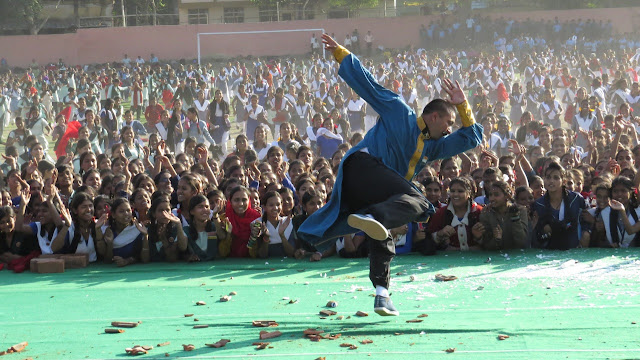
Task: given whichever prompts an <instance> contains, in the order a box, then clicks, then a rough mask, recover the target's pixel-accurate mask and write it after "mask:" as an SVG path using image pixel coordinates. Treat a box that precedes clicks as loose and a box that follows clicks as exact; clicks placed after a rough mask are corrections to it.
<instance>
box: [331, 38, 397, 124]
mask: <svg viewBox="0 0 640 360" xmlns="http://www.w3.org/2000/svg"><path fill="white" fill-rule="evenodd" d="M322 42H323V43H324V45H325V49H326V50H328V51H331V53H332V54H333V56H334V57H335V58H336V61H337V62H338V63H340V70H339V71H338V74H339V75H340V76H341V77H342V78H343V79H344V81H345V82H346V83H347V84H348V85H349V86H350V87H351V88H352V89H353V90H354V91H355V92H356V93H357V94H358V95H360V97H361V98H362V99H363V100H364V101H366V102H367V103H368V104H369V105H371V106H372V107H373V109H374V110H375V111H376V112H377V113H378V114H381V115H383V114H385V113H388V112H389V111H392V110H393V109H394V107H395V109H397V106H398V105H400V104H402V105H404V106H405V107H406V108H407V109H408V106H407V105H406V104H404V102H403V101H402V99H401V98H400V96H399V95H398V94H396V93H394V92H393V91H391V90H389V89H387V88H385V87H384V86H382V85H380V84H378V82H377V81H376V80H375V79H374V78H373V75H371V73H370V72H369V71H368V70H367V69H365V68H364V67H363V66H362V65H361V64H360V60H358V58H357V57H356V56H355V55H353V54H351V52H350V51H349V50H347V49H346V48H344V47H343V46H340V44H338V43H337V42H336V41H335V40H334V39H333V38H332V37H331V36H329V35H327V34H322ZM349 55H351V56H349ZM381 119H382V120H383V121H384V120H385V119H384V116H381Z"/></svg>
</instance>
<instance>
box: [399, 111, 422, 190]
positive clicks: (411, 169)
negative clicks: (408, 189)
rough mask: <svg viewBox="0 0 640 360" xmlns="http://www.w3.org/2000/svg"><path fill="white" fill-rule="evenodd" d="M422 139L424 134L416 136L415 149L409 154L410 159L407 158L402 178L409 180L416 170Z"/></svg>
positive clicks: (420, 153)
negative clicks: (405, 170)
mask: <svg viewBox="0 0 640 360" xmlns="http://www.w3.org/2000/svg"><path fill="white" fill-rule="evenodd" d="M419 118H421V117H419ZM424 141H425V136H424V134H420V136H418V143H417V144H416V151H415V152H414V153H413V155H412V156H411V160H409V168H408V169H407V174H406V175H405V176H404V178H405V179H407V180H409V181H411V179H413V175H414V173H415V172H416V165H418V162H419V161H420V159H421V158H422V150H423V149H424Z"/></svg>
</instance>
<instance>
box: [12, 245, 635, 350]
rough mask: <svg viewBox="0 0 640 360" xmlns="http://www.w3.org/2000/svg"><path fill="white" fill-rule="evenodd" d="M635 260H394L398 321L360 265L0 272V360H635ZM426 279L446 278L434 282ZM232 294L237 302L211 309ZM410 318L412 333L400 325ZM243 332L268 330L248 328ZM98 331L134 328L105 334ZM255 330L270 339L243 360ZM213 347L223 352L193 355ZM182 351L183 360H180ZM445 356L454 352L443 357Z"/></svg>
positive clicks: (219, 264)
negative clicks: (133, 355)
mask: <svg viewBox="0 0 640 360" xmlns="http://www.w3.org/2000/svg"><path fill="white" fill-rule="evenodd" d="M638 254H639V253H638V250H637V249H631V250H626V249H585V250H583V249H577V250H573V251H568V252H541V251H536V250H529V251H510V252H508V253H446V254H439V255H437V256H432V257H423V256H417V255H405V256H399V257H396V259H395V260H394V261H393V263H392V286H391V289H390V290H391V293H392V296H391V298H392V299H393V301H394V304H395V305H396V307H397V308H398V310H399V311H400V316H399V317H380V316H378V315H376V314H375V313H373V300H374V299H373V297H372V294H373V288H372V286H371V283H370V282H369V280H368V260H367V259H358V260H356V261H353V260H348V259H339V258H327V259H324V260H323V261H321V262H319V263H310V262H308V261H295V260H292V259H268V260H248V259H247V260H221V261H215V262H210V263H198V264H186V263H178V264H148V265H132V266H129V267H127V268H116V267H115V266H107V265H91V266H89V267H88V268H85V269H74V270H67V271H66V272H65V273H61V274H49V275H47V274H41V275H39V274H32V273H23V274H14V273H12V272H9V271H7V270H6V269H5V270H3V271H1V272H0V299H1V300H0V304H1V305H0V318H1V319H2V322H1V325H0V350H4V349H6V348H8V347H10V346H12V345H14V344H17V343H19V342H22V341H28V342H29V345H28V346H27V348H26V349H25V351H23V352H22V353H19V354H8V355H6V356H3V357H2V359H3V360H4V359H7V360H13V359H25V358H33V359H47V360H48V359H53V360H58V359H123V358H128V357H129V356H130V355H127V354H126V353H125V348H128V347H132V346H134V345H151V346H153V347H154V348H153V349H152V350H150V351H149V353H148V354H147V355H141V356H139V358H142V359H167V358H169V359H187V358H188V359H260V358H269V359H316V358H318V357H325V358H326V359H444V358H446V359H492V360H494V359H510V360H512V359H638V358H640V331H639V328H640V325H638V324H637V323H640V301H639V300H640V297H639V294H640V287H639V281H638V279H639V277H640V260H639V259H638ZM438 273H441V274H444V275H455V276H457V277H458V279H457V280H454V281H450V282H441V281H436V280H435V275H436V274H438ZM412 276H413V278H412ZM232 291H235V292H236V293H237V295H234V296H232V297H231V300H230V301H228V302H220V297H221V296H224V295H228V294H229V293H230V292H232ZM329 300H334V301H336V302H337V307H335V308H332V309H331V310H334V311H336V312H337V315H334V316H329V317H327V318H326V319H322V318H321V315H319V311H320V310H324V309H328V308H327V307H326V304H327V302H328V301H329ZM198 301H204V302H206V305H202V306H198V305H196V302H198ZM357 311H364V312H368V313H369V316H366V317H358V316H355V314H356V312H357ZM185 314H194V315H193V316H192V317H185V316H184V315H185ZM423 314H427V315H428V316H426V317H425V316H423V317H419V316H420V315H423ZM340 316H342V318H339V317H340ZM195 319H198V320H199V321H195ZM414 319H416V320H422V322H407V320H414ZM254 320H275V321H276V322H278V323H279V326H278V327H270V328H259V327H254V326H252V321H254ZM112 321H129V322H138V321H141V322H142V323H141V324H140V325H139V326H137V327H135V328H130V329H125V332H124V333H120V334H105V333H104V330H105V329H106V328H112V326H111V322H112ZM194 325H209V327H208V328H202V329H194V328H193V327H194ZM308 328H314V329H322V330H324V331H325V334H326V333H329V334H341V337H340V338H338V339H336V340H329V339H322V340H320V341H318V342H314V341H311V340H309V339H307V338H305V337H304V336H303V331H304V330H305V329H308ZM261 330H266V331H275V330H278V331H280V332H282V336H280V337H277V338H274V339H270V340H265V342H269V343H270V345H269V347H267V348H266V349H264V350H256V346H255V345H252V344H253V343H254V342H260V341H261V340H260V339H259V333H260V331H261ZM499 335H508V336H509V338H508V339H506V340H499V339H498V336H499ZM220 339H229V340H231V342H230V343H228V344H227V345H226V346H224V347H222V348H210V347H206V346H205V344H206V343H215V342H217V341H218V340H220ZM364 340H371V341H372V343H368V344H363V343H362V341H364ZM165 342H170V344H169V345H166V346H162V347H157V345H158V344H160V343H165ZM183 344H193V345H195V350H193V351H184V350H183V347H182V345H183ZM342 344H352V345H355V346H357V348H356V349H350V348H349V347H341V345H342ZM450 348H455V352H453V353H447V352H445V350H446V349H450Z"/></svg>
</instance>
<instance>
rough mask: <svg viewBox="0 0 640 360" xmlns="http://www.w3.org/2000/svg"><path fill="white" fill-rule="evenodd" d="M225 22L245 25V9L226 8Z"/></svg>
mask: <svg viewBox="0 0 640 360" xmlns="http://www.w3.org/2000/svg"><path fill="white" fill-rule="evenodd" d="M224 22H225V24H229V23H243V22H244V8H241V7H226V8H224Z"/></svg>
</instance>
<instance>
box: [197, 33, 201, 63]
mask: <svg viewBox="0 0 640 360" xmlns="http://www.w3.org/2000/svg"><path fill="white" fill-rule="evenodd" d="M198 66H201V64H200V34H198Z"/></svg>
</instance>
